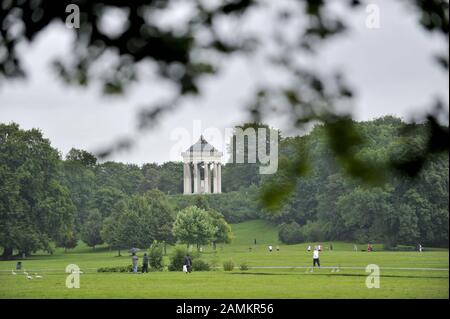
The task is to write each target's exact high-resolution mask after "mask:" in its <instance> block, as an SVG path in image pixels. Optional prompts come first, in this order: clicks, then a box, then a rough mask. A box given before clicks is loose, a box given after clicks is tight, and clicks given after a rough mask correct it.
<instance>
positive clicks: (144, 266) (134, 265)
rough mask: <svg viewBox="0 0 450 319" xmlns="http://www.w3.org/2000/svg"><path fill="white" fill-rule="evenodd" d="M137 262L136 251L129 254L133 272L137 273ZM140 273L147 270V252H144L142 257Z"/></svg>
mask: <svg viewBox="0 0 450 319" xmlns="http://www.w3.org/2000/svg"><path fill="white" fill-rule="evenodd" d="M138 262H139V257H138V256H137V255H136V253H133V254H132V255H131V264H132V268H133V272H134V273H137V272H138ZM141 270H142V273H144V272H146V273H147V272H148V256H147V253H144V257H143V258H142V269H141Z"/></svg>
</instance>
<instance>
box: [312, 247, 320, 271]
mask: <svg viewBox="0 0 450 319" xmlns="http://www.w3.org/2000/svg"><path fill="white" fill-rule="evenodd" d="M316 264H317V266H319V268H320V261H319V249H318V248H317V247H314V251H313V267H315V266H316Z"/></svg>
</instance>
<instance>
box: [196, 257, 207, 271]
mask: <svg viewBox="0 0 450 319" xmlns="http://www.w3.org/2000/svg"><path fill="white" fill-rule="evenodd" d="M192 270H194V271H210V270H211V266H210V265H209V264H208V263H207V262H206V261H204V260H202V259H194V260H193V261H192Z"/></svg>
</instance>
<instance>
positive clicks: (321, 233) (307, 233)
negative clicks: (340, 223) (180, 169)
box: [301, 221, 327, 242]
mask: <svg viewBox="0 0 450 319" xmlns="http://www.w3.org/2000/svg"><path fill="white" fill-rule="evenodd" d="M325 226H326V225H324V224H323V223H320V222H318V221H315V222H311V221H308V222H307V223H306V224H305V225H304V226H302V227H301V232H302V234H303V237H304V239H305V240H306V241H312V242H317V241H322V240H326V239H327V235H326V227H325Z"/></svg>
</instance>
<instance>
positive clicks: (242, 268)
mask: <svg viewBox="0 0 450 319" xmlns="http://www.w3.org/2000/svg"><path fill="white" fill-rule="evenodd" d="M239 269H240V270H242V271H245V270H248V265H247V263H242V264H240V265H239Z"/></svg>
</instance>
